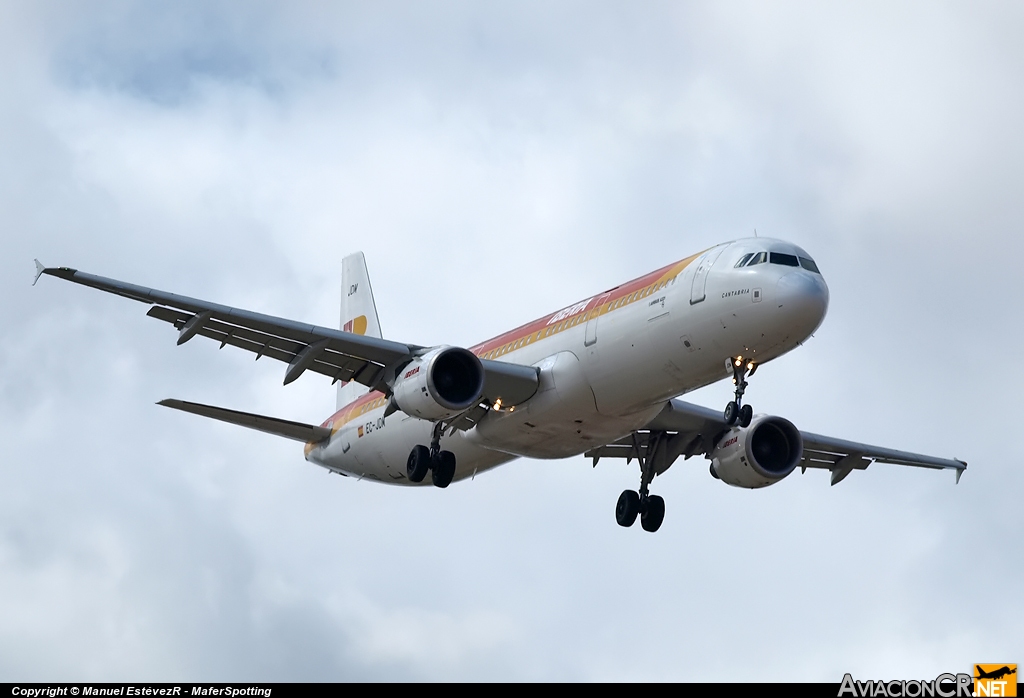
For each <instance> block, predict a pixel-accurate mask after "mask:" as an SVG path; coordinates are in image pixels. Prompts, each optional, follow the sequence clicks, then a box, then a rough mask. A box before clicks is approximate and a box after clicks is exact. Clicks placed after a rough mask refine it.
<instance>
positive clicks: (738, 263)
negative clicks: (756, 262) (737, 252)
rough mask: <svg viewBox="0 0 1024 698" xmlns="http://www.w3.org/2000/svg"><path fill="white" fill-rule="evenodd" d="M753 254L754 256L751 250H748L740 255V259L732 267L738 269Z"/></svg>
mask: <svg viewBox="0 0 1024 698" xmlns="http://www.w3.org/2000/svg"><path fill="white" fill-rule="evenodd" d="M753 256H754V253H753V252H748V253H747V254H745V255H743V256H742V257H740V261H738V262H736V266H735V267H734V268H735V269H739V268H740V267H742V266H743V265H744V264H746V263H747V262H748V261H749V260H750V258H751V257H753Z"/></svg>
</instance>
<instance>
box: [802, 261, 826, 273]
mask: <svg viewBox="0 0 1024 698" xmlns="http://www.w3.org/2000/svg"><path fill="white" fill-rule="evenodd" d="M800 266H802V267H803V268H804V269H806V270H807V271H813V272H814V273H815V274H820V273H821V272H820V271H818V265H817V264H815V263H814V260H813V259H807V257H801V258H800Z"/></svg>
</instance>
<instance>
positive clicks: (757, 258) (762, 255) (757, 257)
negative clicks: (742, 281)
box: [747, 252, 768, 267]
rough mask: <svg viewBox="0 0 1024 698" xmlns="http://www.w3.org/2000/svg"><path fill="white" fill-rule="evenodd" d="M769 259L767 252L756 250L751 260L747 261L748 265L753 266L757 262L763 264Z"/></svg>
mask: <svg viewBox="0 0 1024 698" xmlns="http://www.w3.org/2000/svg"><path fill="white" fill-rule="evenodd" d="M767 259H768V253H767V252H755V253H754V254H753V255H752V256H751V257H750V261H749V262H747V266H748V267H752V266H754V265H755V264H763V263H764V262H765V261H767Z"/></svg>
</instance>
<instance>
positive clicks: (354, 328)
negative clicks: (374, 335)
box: [341, 315, 366, 334]
mask: <svg viewBox="0 0 1024 698" xmlns="http://www.w3.org/2000/svg"><path fill="white" fill-rule="evenodd" d="M341 329H342V330H344V331H345V332H353V333H355V334H366V316H365V315H360V316H359V317H357V318H356V319H355V320H349V321H348V322H346V323H345V325H344V326H343V327H342V328H341Z"/></svg>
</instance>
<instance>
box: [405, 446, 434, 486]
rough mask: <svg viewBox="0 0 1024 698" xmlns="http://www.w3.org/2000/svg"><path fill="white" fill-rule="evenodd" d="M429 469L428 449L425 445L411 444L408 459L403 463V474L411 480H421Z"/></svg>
mask: <svg viewBox="0 0 1024 698" xmlns="http://www.w3.org/2000/svg"><path fill="white" fill-rule="evenodd" d="M428 470H430V449H428V448H427V447H426V446H413V449H412V451H411V452H410V453H409V460H408V461H407V462H406V464H405V474H406V475H408V476H409V480H410V481H412V482H423V478H425V477H426V476H427V471H428Z"/></svg>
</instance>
